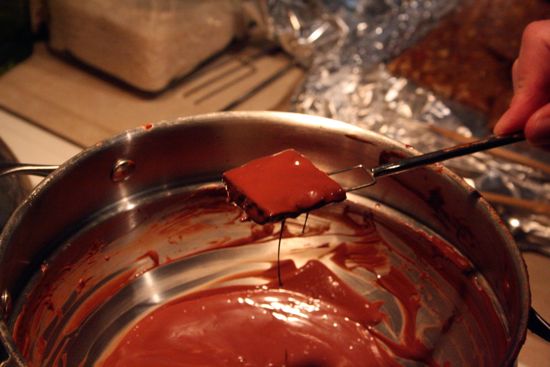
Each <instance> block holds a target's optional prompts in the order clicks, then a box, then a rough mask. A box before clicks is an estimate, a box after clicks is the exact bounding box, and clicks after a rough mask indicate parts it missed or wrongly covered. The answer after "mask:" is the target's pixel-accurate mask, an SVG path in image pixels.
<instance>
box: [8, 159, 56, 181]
mask: <svg viewBox="0 0 550 367" xmlns="http://www.w3.org/2000/svg"><path fill="white" fill-rule="evenodd" d="M57 168H58V166H52V165H41V164H26V163H17V162H13V161H10V162H0V177H2V176H9V175H12V174H16V173H17V174H22V175H35V176H42V177H46V176H47V175H49V174H50V173H52V172H53V171H55V170H56V169H57Z"/></svg>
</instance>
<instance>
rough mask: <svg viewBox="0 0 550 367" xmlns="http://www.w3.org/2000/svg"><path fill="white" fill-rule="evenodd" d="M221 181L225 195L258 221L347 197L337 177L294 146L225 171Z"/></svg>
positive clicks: (293, 214)
mask: <svg viewBox="0 0 550 367" xmlns="http://www.w3.org/2000/svg"><path fill="white" fill-rule="evenodd" d="M223 181H224V182H225V185H226V188H227V194H228V199H229V200H230V201H232V202H234V203H235V204H236V205H238V206H239V207H241V208H242V209H243V210H244V211H245V213H246V215H247V218H248V219H251V220H253V221H254V222H256V223H260V224H262V223H266V222H273V221H277V220H281V219H284V218H287V217H293V218H294V217H297V216H298V215H300V214H301V213H305V212H307V211H310V210H312V209H315V208H319V207H321V206H323V205H326V204H329V203H332V202H338V201H342V200H344V199H345V198H346V192H345V190H344V189H343V188H342V187H341V186H340V185H339V184H338V183H337V182H336V181H334V180H333V179H331V178H330V177H329V176H328V175H327V174H326V173H324V172H323V171H321V170H319V169H318V168H317V167H315V165H313V163H311V161H310V160H309V159H307V158H306V157H305V156H303V155H302V154H300V153H299V152H297V151H296V150H294V149H288V150H284V151H282V152H279V153H276V154H273V155H270V156H266V157H261V158H258V159H255V160H252V161H250V162H248V163H246V164H244V165H242V166H240V167H237V168H234V169H231V170H229V171H226V172H224V174H223Z"/></svg>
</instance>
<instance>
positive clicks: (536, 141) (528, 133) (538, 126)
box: [525, 103, 550, 150]
mask: <svg viewBox="0 0 550 367" xmlns="http://www.w3.org/2000/svg"><path fill="white" fill-rule="evenodd" d="M525 137H526V138H527V140H528V141H530V142H531V143H532V144H533V145H535V146H538V147H541V148H544V149H547V150H550V103H547V104H546V105H544V106H543V107H541V108H540V109H538V110H537V111H536V112H535V113H534V114H533V115H532V116H531V117H530V118H529V120H528V121H527V124H526V125H525Z"/></svg>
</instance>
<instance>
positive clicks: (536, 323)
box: [527, 307, 550, 342]
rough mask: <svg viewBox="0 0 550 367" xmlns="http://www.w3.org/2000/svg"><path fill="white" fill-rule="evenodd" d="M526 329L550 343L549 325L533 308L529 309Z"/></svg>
mask: <svg viewBox="0 0 550 367" xmlns="http://www.w3.org/2000/svg"><path fill="white" fill-rule="evenodd" d="M527 328H528V329H529V330H531V332H533V333H534V334H536V335H538V336H540V337H541V338H543V339H544V340H546V341H547V342H550V323H548V321H546V320H545V319H543V318H542V316H541V315H540V314H539V313H538V312H537V311H535V309H534V308H533V307H531V308H530V309H529V318H528V319H527Z"/></svg>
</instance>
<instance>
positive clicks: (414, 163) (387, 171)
mask: <svg viewBox="0 0 550 367" xmlns="http://www.w3.org/2000/svg"><path fill="white" fill-rule="evenodd" d="M522 140H525V135H524V134H523V132H520V133H515V134H511V135H503V136H496V135H490V136H489V137H487V138H485V139H482V140H476V141H473V142H471V143H466V144H460V145H455V146H453V147H450V148H444V149H441V150H436V151H434V152H430V153H426V154H421V155H417V156H414V157H410V158H405V159H402V160H400V161H397V162H393V163H386V164H383V165H381V166H378V167H375V168H373V169H372V175H373V176H374V177H375V178H376V177H383V176H388V175H393V174H395V173H399V172H404V171H407V170H410V169H413V168H417V167H420V166H424V165H427V164H432V163H437V162H441V161H444V160H447V159H451V158H455V157H461V156H463V155H467V154H472V153H476V152H480V151H483V150H487V149H491V148H496V147H500V146H503V145H508V144H512V143H517V142H519V141H522Z"/></svg>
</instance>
